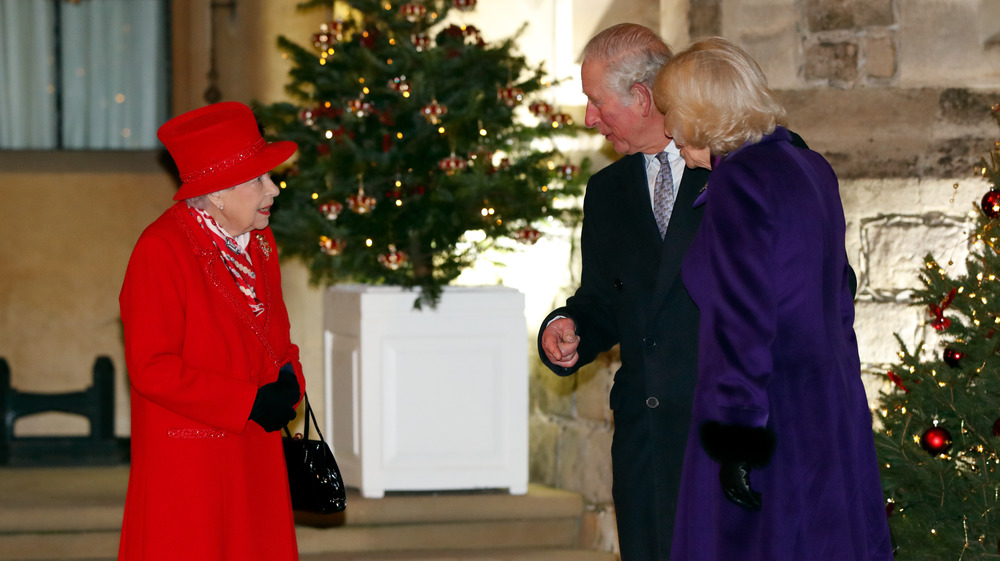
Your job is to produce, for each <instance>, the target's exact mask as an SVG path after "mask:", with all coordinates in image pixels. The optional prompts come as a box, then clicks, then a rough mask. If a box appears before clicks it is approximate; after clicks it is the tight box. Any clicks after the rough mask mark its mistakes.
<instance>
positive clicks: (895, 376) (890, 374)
mask: <svg viewBox="0 0 1000 561" xmlns="http://www.w3.org/2000/svg"><path fill="white" fill-rule="evenodd" d="M885 374H886V376H888V377H889V379H890V380H892V383H893V384H896V387H897V388H899V389H901V390H903V391H904V392H906V393H910V390H909V389H908V388H907V387H906V386H904V385H903V379H902V378H901V377H900V376H899V374H896V373H895V372H893V371H892V370H890V371H888V372H886V373H885Z"/></svg>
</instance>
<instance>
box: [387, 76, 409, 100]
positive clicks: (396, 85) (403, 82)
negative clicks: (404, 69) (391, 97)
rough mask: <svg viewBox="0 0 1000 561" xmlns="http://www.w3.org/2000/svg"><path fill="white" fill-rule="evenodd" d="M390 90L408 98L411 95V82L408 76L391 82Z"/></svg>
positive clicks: (398, 77) (399, 77)
mask: <svg viewBox="0 0 1000 561" xmlns="http://www.w3.org/2000/svg"><path fill="white" fill-rule="evenodd" d="M389 88H390V89H392V90H393V91H397V92H399V93H401V94H403V96H404V97H407V96H409V94H410V81H409V80H407V79H406V76H397V77H396V78H393V79H392V80H389Z"/></svg>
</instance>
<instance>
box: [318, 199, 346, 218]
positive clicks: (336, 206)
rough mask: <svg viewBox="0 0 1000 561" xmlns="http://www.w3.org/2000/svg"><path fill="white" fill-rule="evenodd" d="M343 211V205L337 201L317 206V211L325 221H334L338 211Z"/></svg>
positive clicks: (338, 213) (338, 214)
mask: <svg viewBox="0 0 1000 561" xmlns="http://www.w3.org/2000/svg"><path fill="white" fill-rule="evenodd" d="M342 210H344V205H342V204H340V203H338V202H337V201H330V202H328V203H323V204H321V205H319V211H320V212H321V213H323V216H325V217H326V219H327V220H336V219H337V217H338V216H340V211H342Z"/></svg>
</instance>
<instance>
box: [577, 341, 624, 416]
mask: <svg viewBox="0 0 1000 561" xmlns="http://www.w3.org/2000/svg"><path fill="white" fill-rule="evenodd" d="M619 366H620V363H618V362H617V361H614V360H613V359H612V357H610V356H609V355H607V354H606V353H605V354H602V355H600V356H598V358H597V360H595V361H594V362H593V363H591V364H588V365H587V366H585V367H583V368H581V369H580V370H579V372H577V374H576V376H577V382H578V383H577V388H576V416H577V417H578V418H580V419H586V420H588V421H594V422H598V423H609V422H611V406H610V405H609V403H608V396H609V395H610V393H611V386H612V384H613V383H614V375H615V371H616V370H617V369H618V367H619Z"/></svg>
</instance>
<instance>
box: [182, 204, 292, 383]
mask: <svg viewBox="0 0 1000 561" xmlns="http://www.w3.org/2000/svg"><path fill="white" fill-rule="evenodd" d="M170 213H171V216H172V217H173V218H174V221H175V223H176V224H177V225H178V227H179V228H180V230H181V231H182V232H183V233H184V236H185V238H186V239H187V240H188V242H189V243H190V245H191V249H192V252H193V253H194V255H195V257H196V258H197V261H198V265H199V267H200V269H201V274H202V276H203V277H204V279H205V282H206V283H208V284H210V285H211V286H212V287H213V288H214V289H215V291H216V294H217V295H218V296H219V298H221V299H222V300H223V301H225V302H226V304H227V306H228V307H229V308H230V309H232V311H233V313H234V314H236V316H237V317H238V318H239V319H240V322H241V323H243V324H244V325H245V326H246V327H247V329H249V330H250V331H252V332H253V333H254V335H256V336H257V338H258V340H260V342H261V344H262V345H263V346H264V350H265V351H266V352H267V355H268V357H270V359H271V361H272V362H273V363H274V364H275V365H277V364H278V363H279V362H280V357H278V356H277V355H276V354H275V352H274V349H272V348H271V344H270V341H269V339H268V337H267V333H268V326H269V323H270V317H271V309H272V307H273V306H274V298H273V295H272V293H271V292H272V286H271V278H270V276H271V275H270V274H269V269H270V268H269V266H268V264H267V262H268V261H269V260H270V259H274V258H275V255H274V250H273V248H272V247H271V244H270V243H269V242H268V240H267V237H266V236H264V234H262V233H261V232H252V233H251V235H250V243H249V244H248V245H247V252H248V253H249V254H250V259H251V260H252V261H253V263H254V270H255V272H256V277H257V284H256V292H257V297H258V299H259V300H260V301H261V302H263V303H264V313H263V314H262V317H256V316H254V314H253V313H252V312H251V310H250V307H249V306H247V303H246V298H245V297H244V296H243V294H241V293H240V291H239V288H238V287H237V285H236V282H235V281H234V280H233V279H232V276H231V275H230V274H229V271H228V270H227V269H226V266H225V264H224V263H223V262H222V256H221V255H219V251H218V250H217V249H216V248H215V246H213V245H212V243H211V241H210V240H209V238H208V236H206V235H205V233H204V232H203V231H201V228H200V227H199V226H198V224H197V223H196V222H195V219H194V217H193V216H192V215H191V212H190V211H189V210H188V206H187V203H186V202H184V201H178V202H177V203H175V204H174V206H172V207H171V208H170ZM279 297H280V296H279Z"/></svg>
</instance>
